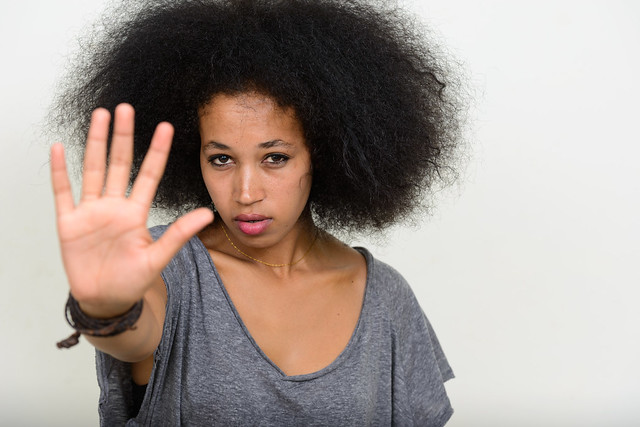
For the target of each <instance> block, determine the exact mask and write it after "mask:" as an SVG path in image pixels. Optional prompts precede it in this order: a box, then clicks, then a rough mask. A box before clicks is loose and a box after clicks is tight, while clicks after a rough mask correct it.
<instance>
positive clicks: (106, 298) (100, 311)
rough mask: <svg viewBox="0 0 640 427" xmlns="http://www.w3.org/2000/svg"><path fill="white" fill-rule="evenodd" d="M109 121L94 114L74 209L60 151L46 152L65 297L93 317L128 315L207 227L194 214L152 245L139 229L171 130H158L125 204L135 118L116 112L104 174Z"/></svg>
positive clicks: (206, 215) (199, 213) (205, 213)
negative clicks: (66, 282)
mask: <svg viewBox="0 0 640 427" xmlns="http://www.w3.org/2000/svg"><path fill="white" fill-rule="evenodd" d="M109 121H110V114H109V112H108V111H107V110H104V109H97V110H95V111H94V113H93V115H92V118H91V125H90V127H89V133H88V137H87V145H86V151H85V157H84V170H83V176H82V192H81V199H80V202H79V203H78V204H77V205H75V203H74V200H73V197H72V193H71V186H70V184H69V178H68V175H67V170H66V165H65V160H64V152H63V148H62V145H61V144H54V145H53V147H52V148H51V179H52V183H53V192H54V198H55V205H56V214H57V225H58V235H59V238H60V246H61V252H62V259H63V263H64V267H65V270H66V273H67V278H68V280H69V286H70V290H71V293H72V295H73V296H74V297H75V298H76V299H77V300H78V301H79V302H80V304H81V307H82V309H83V310H84V311H85V312H86V313H87V314H89V315H92V316H95V317H111V316H115V315H118V314H121V313H123V312H125V311H127V310H128V309H129V308H130V307H131V306H132V305H133V304H134V303H135V302H137V301H138V300H140V299H141V298H142V297H143V295H144V294H145V292H146V291H147V290H148V289H149V288H150V287H151V285H152V284H153V283H154V281H157V280H158V279H159V276H160V273H161V271H162V269H163V268H164V267H165V266H166V265H167V264H168V263H169V261H170V260H171V258H172V257H173V256H174V255H175V253H176V252H177V251H178V250H179V249H180V248H181V247H182V246H183V245H184V244H185V243H186V242H187V241H188V240H189V239H190V238H191V237H192V236H193V235H194V234H195V233H197V232H198V231H199V230H200V229H202V228H203V227H204V226H205V225H207V224H208V223H210V222H211V221H212V220H213V214H212V212H211V211H210V210H208V209H206V208H200V209H196V210H195V211H193V212H190V213H188V214H186V215H184V216H183V217H181V218H180V219H178V220H177V221H176V222H175V223H174V224H172V225H171V227H169V228H168V229H167V231H166V232H165V234H164V235H163V236H162V237H161V238H160V239H159V240H158V241H156V242H154V241H153V239H152V238H151V235H150V234H149V231H148V230H147V227H146V222H147V217H148V214H149V209H150V207H151V203H152V200H153V198H154V195H155V192H156V189H157V186H158V183H159V182H160V178H161V177H162V173H163V172H164V167H165V165H166V162H167V158H168V156H169V149H170V147H171V139H172V137H173V127H172V126H171V125H170V124H169V123H160V124H159V125H158V126H157V128H156V131H155V133H154V135H153V138H152V140H151V146H150V147H149V151H148V152H147V154H146V156H145V158H144V161H143V163H142V166H141V168H140V171H139V173H138V176H137V177H136V180H135V182H134V184H133V187H132V189H131V194H130V195H129V197H127V196H126V191H127V187H128V182H129V175H130V173H131V162H132V157H133V129H134V110H133V107H131V106H130V105H127V104H120V105H119V106H118V107H117V108H116V110H115V121H114V130H113V138H112V141H111V151H110V157H109V169H108V172H107V171H106V155H107V154H106V153H107V139H108V134H109Z"/></svg>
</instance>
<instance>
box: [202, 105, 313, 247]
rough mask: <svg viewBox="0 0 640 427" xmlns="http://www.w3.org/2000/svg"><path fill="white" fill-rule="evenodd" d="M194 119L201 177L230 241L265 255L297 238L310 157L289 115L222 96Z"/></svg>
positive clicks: (308, 186) (298, 127) (306, 196)
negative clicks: (197, 121)
mask: <svg viewBox="0 0 640 427" xmlns="http://www.w3.org/2000/svg"><path fill="white" fill-rule="evenodd" d="M199 115H200V137H201V150H200V166H201V169H202V177H203V179H204V182H205V185H206V186H207V189H208V190H209V195H210V196H211V200H212V201H213V203H214V205H215V207H216V209H217V211H218V216H219V217H220V218H221V219H222V221H224V224H225V226H226V227H227V228H228V230H229V232H230V235H231V237H232V238H233V239H234V241H236V242H239V243H241V244H243V245H246V246H250V247H256V248H266V247H269V246H272V245H274V244H277V243H278V242H280V241H281V240H282V239H284V238H285V237H286V236H288V235H290V233H291V231H292V230H294V229H296V230H300V228H299V227H301V226H302V224H301V221H299V219H300V216H301V214H302V212H303V211H304V209H305V206H306V204H307V200H308V199H309V191H310V190H311V156H310V154H309V149H308V148H307V145H306V142H305V140H304V136H303V131H302V126H301V124H300V122H299V121H298V120H297V119H296V117H295V114H294V112H293V110H291V109H282V108H280V107H278V105H277V104H276V103H275V101H273V100H272V99H271V98H269V97H267V96H264V95H259V94H256V93H245V94H240V95H233V96H231V95H223V94H220V95H216V96H214V97H213V98H212V99H211V102H209V104H207V105H206V106H205V107H203V108H202V109H201V110H200V112H199Z"/></svg>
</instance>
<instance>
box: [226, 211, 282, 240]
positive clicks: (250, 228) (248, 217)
mask: <svg viewBox="0 0 640 427" xmlns="http://www.w3.org/2000/svg"><path fill="white" fill-rule="evenodd" d="M233 220H234V221H235V223H236V224H237V226H238V229H239V230H240V231H242V232H243V233H244V234H247V235H250V236H255V235H258V234H260V233H262V232H264V231H265V230H266V229H267V227H269V224H271V222H272V221H273V220H272V219H271V218H268V217H266V216H263V215H258V214H243V215H238V216H236V217H235V218H234V219H233Z"/></svg>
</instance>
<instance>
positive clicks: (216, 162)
mask: <svg viewBox="0 0 640 427" xmlns="http://www.w3.org/2000/svg"><path fill="white" fill-rule="evenodd" d="M207 160H208V162H209V163H211V164H212V165H213V166H219V167H220V166H226V165H230V164H233V161H232V160H231V157H229V156H227V155H225V154H216V155H215V156H209V158H208V159H207Z"/></svg>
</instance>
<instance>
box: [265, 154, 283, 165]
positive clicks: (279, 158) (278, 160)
mask: <svg viewBox="0 0 640 427" xmlns="http://www.w3.org/2000/svg"><path fill="white" fill-rule="evenodd" d="M287 160H289V156H286V155H284V154H269V155H268V156H267V157H265V159H264V162H265V163H270V164H276V165H279V164H284V163H286V162H287Z"/></svg>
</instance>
